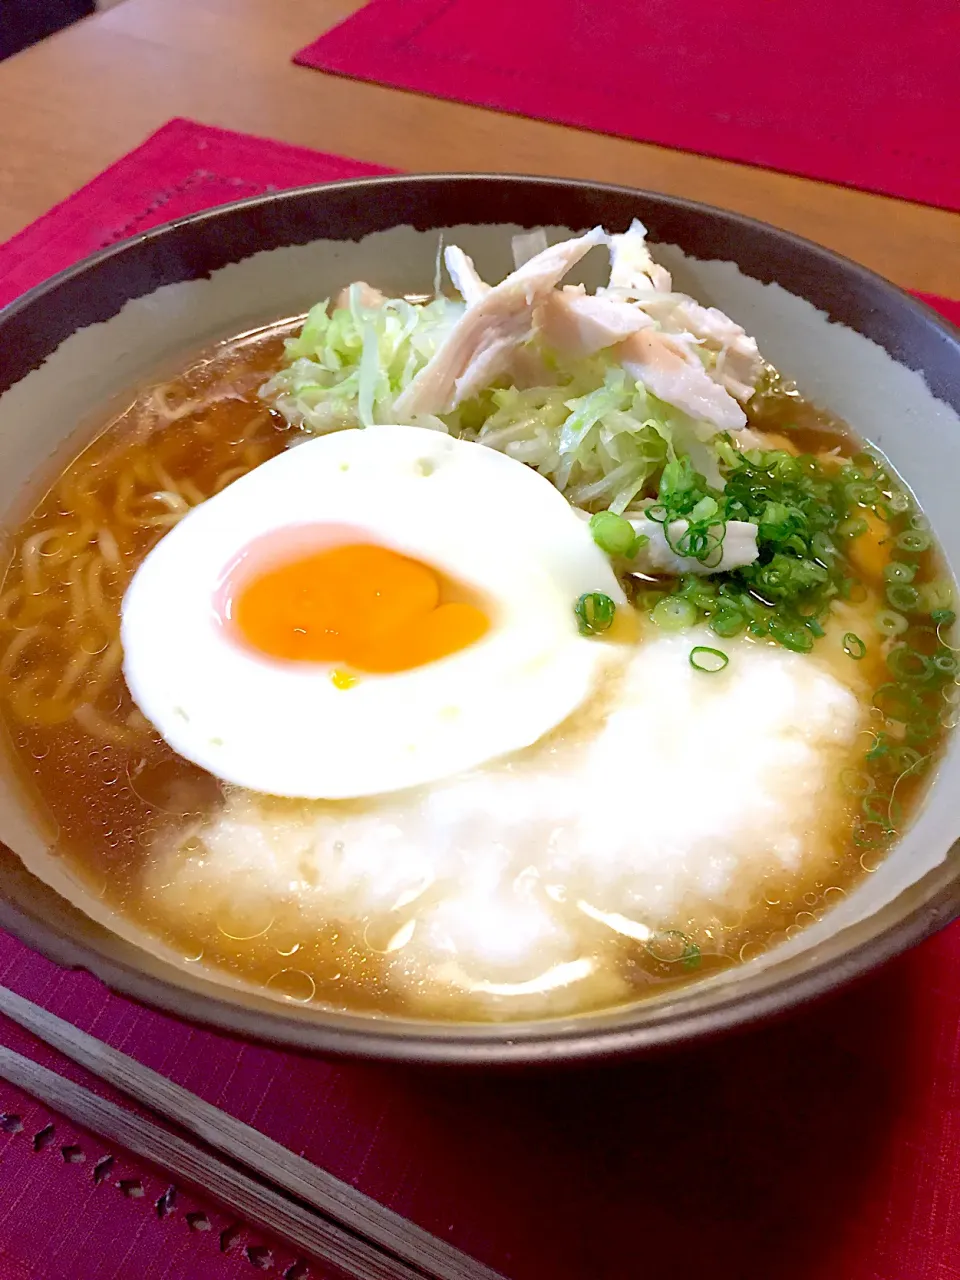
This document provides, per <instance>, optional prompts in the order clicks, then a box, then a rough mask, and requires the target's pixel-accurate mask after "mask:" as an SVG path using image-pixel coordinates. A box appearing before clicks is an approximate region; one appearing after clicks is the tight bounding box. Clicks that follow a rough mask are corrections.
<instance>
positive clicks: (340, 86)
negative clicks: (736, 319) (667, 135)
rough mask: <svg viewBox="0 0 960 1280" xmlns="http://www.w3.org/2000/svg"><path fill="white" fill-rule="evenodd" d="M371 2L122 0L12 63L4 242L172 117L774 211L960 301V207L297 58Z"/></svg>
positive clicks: (334, 146)
mask: <svg viewBox="0 0 960 1280" xmlns="http://www.w3.org/2000/svg"><path fill="white" fill-rule="evenodd" d="M360 2H361V0H123V2H122V3H120V4H118V5H117V6H116V7H115V8H113V9H110V10H108V11H107V12H105V13H102V14H99V15H97V16H95V17H93V18H90V19H88V20H86V21H84V22H81V23H79V24H77V25H76V26H73V27H70V28H68V29H67V30H66V31H63V32H61V33H60V34H59V35H56V36H54V37H52V38H51V39H50V40H47V41H45V42H44V43H43V44H40V45H37V46H35V47H34V48H32V49H28V50H26V51H25V52H23V53H21V54H19V55H17V56H16V57H14V58H11V59H9V60H8V61H6V62H4V63H0V120H2V122H3V123H2V126H0V135H2V136H0V240H2V239H5V238H6V237H8V236H10V235H12V234H13V233H14V232H15V231H17V230H19V229H20V228H21V227H23V226H25V225H26V224H27V223H29V222H31V221H32V220H33V219H34V218H36V217H37V216H38V215H39V214H41V213H43V212H44V211H45V210H46V209H48V208H49V207H50V206H51V205H52V204H54V203H56V202H57V201H58V200H62V199H63V198H64V197H65V196H66V195H68V194H69V193H70V192H71V191H74V190H76V188H77V187H79V186H81V185H82V184H83V183H85V182H87V181H88V180H89V179H90V178H92V177H93V176H94V175H95V174H96V173H98V172H99V171H100V170H101V169H103V168H104V167H105V166H106V165H108V164H110V163H111V162H112V161H114V160H116V159H117V158H118V157H119V156H121V155H122V154H123V153H124V152H126V151H129V150H130V149H131V148H133V147H135V146H137V145H138V143H140V142H142V141H143V139H144V137H145V136H146V135H147V134H148V133H150V132H152V131H153V130H154V129H156V128H157V127H158V126H160V125H161V124H163V123H164V122H165V121H166V120H168V119H170V118H171V117H172V116H189V117H192V118H193V119H196V120H200V121H202V122H203V123H205V124H213V125H221V126H224V127H226V128H232V129H240V130H245V131H247V132H251V133H260V134H264V135H267V136H269V137H273V138H280V139H283V140H285V141H287V142H293V143H299V144H301V145H304V146H310V147H315V148H317V149H319V150H323V151H332V152H336V153H339V154H341V155H346V156H352V157H354V158H356V159H360V160H369V161H374V162H377V163H380V164H384V165H390V166H393V167H395V168H398V169H407V170H414V171H416V170H419V171H421V172H422V171H425V170H437V169H455V170H500V171H509V172H515V173H537V174H555V175H563V176H571V177H578V178H594V179H599V180H602V181H609V182H619V183H625V184H627V185H630V186H637V187H646V188H649V189H651V190H654V191H665V192H669V193H671V194H676V195H683V196H690V197H693V198H695V199H698V200H704V201H707V202H709V203H712V204H717V205H721V206H724V207H725V208H729V209H738V210H740V211H742V212H744V213H747V214H751V215H753V216H755V217H758V218H763V219H765V220H767V221H769V222H773V223H776V224H777V225H779V226H782V227H788V228H790V229H791V230H793V231H797V232H799V233H800V234H801V235H805V236H808V237H810V239H812V240H817V241H819V242H820V243H821V244H825V245H829V246H830V247H831V248H833V249H837V250H839V251H840V252H841V253H845V254H847V255H848V256H850V257H852V258H856V259H858V260H859V261H860V262H863V263H865V264H866V265H867V266H869V267H872V268H873V269H874V270H876V271H879V272H880V273H881V274H883V275H885V276H887V277H889V278H890V279H892V280H895V281H896V282H897V283H898V284H901V285H903V286H905V287H907V288H911V289H921V290H925V291H927V292H929V293H939V294H942V295H945V296H947V297H953V298H960V214H954V213H947V212H945V211H943V210H941V209H933V208H928V207H926V206H923V205H914V204H908V203H906V202H904V201H900V200H893V199H889V198H887V197H885V196H875V195H868V194H866V193H865V192H861V191H854V190H849V189H847V188H845V187H834V186H830V185H827V184H826V183H819V182H811V181H809V180H807V179H804V178H793V177H789V176H787V175H785V174H778V173H773V172H770V171H769V170H765V169H753V168H749V167H747V166H745V165H738V164H731V163H728V162H726V161H721V160H710V159H706V158H704V157H702V156H695V155H689V154H686V153H683V152H679V151H670V150H668V149H666V148H663V147H655V146H647V145H644V144H641V143H636V142H627V141H624V140H622V139H618V138H607V137H602V136H600V135H598V134H591V133H586V132H582V131H580V130H577V129H569V128H566V127H563V126H560V125H552V124H543V123H540V122H537V121H533V120H524V119H521V118H519V117H514V116H507V115H501V114H499V113H496V112H492V111H486V110H481V109H479V108H475V107H465V106H459V105H456V104H452V103H445V102H439V101H435V100H433V99H431V98H424V97H418V96H416V95H415V94H411V93H402V92H399V91H397V90H392V89H383V88H379V87H377V86H375V85H367V84H361V83H359V82H354V81H350V80H344V79H340V78H338V77H335V76H327V75H323V74H321V73H320V72H318V71H313V70H310V69H308V68H305V67H295V66H293V65H292V64H291V62H290V57H291V55H292V54H293V53H294V51H295V50H297V49H298V48H300V47H302V46H303V45H305V44H308V43H309V42H310V41H311V40H312V39H314V38H315V37H316V36H318V35H320V33H321V32H323V31H325V30H326V29H327V28H328V27H331V26H333V25H334V23H336V22H337V21H339V20H340V19H341V18H343V17H345V16H346V15H347V14H348V13H350V12H352V11H353V10H354V9H356V8H358V7H359V4H360Z"/></svg>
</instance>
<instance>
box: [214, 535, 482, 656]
mask: <svg viewBox="0 0 960 1280" xmlns="http://www.w3.org/2000/svg"><path fill="white" fill-rule="evenodd" d="M441 593H442V580H441V578H440V576H439V575H438V574H437V573H436V571H435V570H433V569H431V568H429V567H428V566H427V565H425V564H421V563H420V562H419V561H417V560H410V559H408V558H407V557H406V556H402V555H400V554H399V553H398V552H396V551H390V550H388V549H387V548H386V547H378V546H374V545H372V544H369V543H351V544H349V545H346V546H337V547H332V548H328V549H326V550H323V551H318V552H312V553H310V554H308V555H305V556H303V557H301V558H300V559H297V560H291V561H287V562H286V563H285V564H281V565H279V566H274V567H273V568H271V569H269V570H267V571H265V572H262V573H260V574H259V575H257V576H255V577H253V578H250V579H248V580H247V581H246V582H244V583H242V585H241V586H240V587H239V590H238V591H237V592H236V594H235V595H234V597H233V600H232V605H231V614H232V618H233V622H234V625H235V626H236V627H237V629H238V630H239V632H240V634H241V635H242V636H243V639H244V640H245V641H246V643H247V644H248V645H250V646H251V647H252V648H254V649H258V650H259V651H260V652H261V653H264V654H266V655H267V656H269V657H271V658H280V659H285V660H287V661H294V662H338V663H345V664H348V665H350V666H352V667H355V668H356V669H358V670H360V671H371V672H389V671H409V670H410V669H411V668H412V667H422V666H424V665H425V664H426V663H428V662H435V661H436V660H437V659H438V658H444V657H446V656H447V654H451V653H456V652H457V651H458V650H460V649H465V648H466V647H467V646H468V645H471V644H473V642H474V641H475V640H479V639H480V637H481V636H482V635H484V634H485V632H486V631H487V630H488V629H489V627H490V620H489V619H488V617H487V616H486V614H485V613H484V612H483V611H482V610H481V609H479V608H477V606H476V605H473V604H467V603H465V602H463V601H443V600H442V599H441Z"/></svg>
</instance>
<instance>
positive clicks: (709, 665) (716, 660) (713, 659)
mask: <svg viewBox="0 0 960 1280" xmlns="http://www.w3.org/2000/svg"><path fill="white" fill-rule="evenodd" d="M729 661H730V659H729V658H728V657H727V655H726V654H725V653H724V652H723V650H722V649H711V648H710V647H709V646H708V645H705V644H698V645H696V646H695V647H694V648H693V649H691V650H690V665H691V667H693V669H694V671H704V672H706V673H707V674H708V675H713V674H714V673H715V672H717V671H722V670H723V668H724V667H725V666H726V665H727V663H728V662H729Z"/></svg>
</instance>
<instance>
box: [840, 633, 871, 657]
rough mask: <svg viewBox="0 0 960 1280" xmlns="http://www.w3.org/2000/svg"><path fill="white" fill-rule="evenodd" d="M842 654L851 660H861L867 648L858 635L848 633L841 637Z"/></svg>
mask: <svg viewBox="0 0 960 1280" xmlns="http://www.w3.org/2000/svg"><path fill="white" fill-rule="evenodd" d="M843 652H844V653H845V654H847V655H848V657H851V658H862V657H863V655H864V654H865V653H866V652H867V646H866V645H865V644H864V643H863V641H862V640H861V639H860V637H859V636H858V635H855V634H854V633H853V632H852V631H848V632H847V634H846V635H845V636H844V637H843Z"/></svg>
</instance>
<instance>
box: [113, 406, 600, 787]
mask: <svg viewBox="0 0 960 1280" xmlns="http://www.w3.org/2000/svg"><path fill="white" fill-rule="evenodd" d="M325 522H330V523H334V524H346V525H349V526H351V527H352V528H354V529H356V530H357V531H358V534H359V535H360V536H361V537H362V538H363V540H367V541H370V542H375V543H378V544H380V545H382V546H386V547H389V548H391V549H393V550H395V551H398V552H401V553H403V554H405V555H409V556H412V557H415V558H417V559H419V560H421V561H423V562H425V563H427V564H429V565H431V566H433V567H434V568H436V569H437V570H439V571H440V572H442V573H445V574H447V575H448V576H450V577H451V578H453V579H456V580H457V581H459V582H461V583H462V584H464V585H465V586H468V587H470V588H472V589H474V590H476V591H478V592H479V593H481V595H482V596H483V597H484V598H485V599H487V600H489V601H491V603H492V620H493V625H492V626H491V629H490V631H489V632H488V633H487V635H485V636H484V637H483V638H482V639H481V640H479V641H478V642H477V643H475V644H473V645H471V646H469V647H468V648H466V649H464V650H462V651H460V652H459V653H455V654H452V655H450V656H449V657H447V658H444V659H441V660H440V661H437V662H433V663H430V664H428V665H425V666H422V667H419V668H416V669H414V670H410V671H404V672H400V673H398V674H390V675H362V676H361V678H360V679H359V680H358V682H357V683H356V684H355V685H353V686H352V687H350V688H339V687H337V685H336V684H335V683H334V682H333V680H332V679H331V674H332V669H331V666H328V665H326V664H306V663H284V662H279V661H273V660H270V659H268V658H266V657H264V656H262V655H259V654H257V653H255V652H253V651H252V650H251V649H249V648H248V647H244V646H243V645H242V644H239V643H237V641H236V640H235V639H234V638H233V637H232V635H231V634H230V631H229V629H227V628H224V626H223V625H222V623H221V622H220V621H219V620H218V618H217V616H216V613H215V609H214V600H215V598H216V594H217V590H218V586H219V584H220V583H221V581H222V579H223V575H224V573H225V572H226V570H227V569H228V567H229V566H230V565H231V563H233V562H235V561H236V558H237V557H238V555H240V554H241V553H242V552H243V551H244V549H245V548H246V547H248V545H249V544H251V543H252V542H254V541H255V540H257V539H259V538H263V537H265V536H267V535H270V534H273V533H277V532H278V531H282V530H285V529H286V530H292V529H296V528H297V527H298V526H301V527H303V526H309V525H317V524H319V523H325ZM587 591H602V592H605V593H606V594H607V595H609V596H611V597H612V598H613V599H615V600H616V601H618V602H622V601H623V599H624V597H623V593H622V591H621V589H620V587H619V585H618V583H617V581H616V578H615V576H614V574H613V572H612V571H611V569H610V565H609V563H608V561H607V558H606V556H605V555H604V554H603V553H602V552H601V551H600V550H599V548H598V547H596V545H595V544H594V542H593V540H592V538H591V536H590V532H589V530H588V529H587V528H586V527H585V525H584V524H583V523H582V522H581V521H580V520H578V518H577V517H576V515H575V514H574V513H573V511H572V509H571V508H570V506H569V504H568V503H567V501H566V499H565V498H563V497H562V495H561V494H560V493H559V492H558V491H557V490H556V489H555V488H554V487H553V485H552V484H550V482H549V481H547V480H545V479H544V478H543V477H542V476H540V475H538V474H537V472H535V471H533V470H531V469H530V468H528V467H526V466H525V465H524V464H522V463H520V462H517V461H515V460H513V459H511V458H509V457H507V456H506V455H505V454H502V453H499V452H497V451H495V450H492V449H488V448H485V447H483V446H481V445H476V444H470V443H467V442H465V441H460V440H454V439H451V438H450V437H449V436H446V435H443V434H441V433H439V432H435V431H429V430H425V429H422V428H417V427H405V426H382V427H371V428H367V429H366V430H350V431H342V432H338V433H336V434H332V435H328V436H324V437H321V438H319V439H316V440H312V441H309V442H307V443H305V444H302V445H299V446H298V447H297V448H295V449H290V450H288V451H287V452H286V453H284V454H281V455H280V456H279V457H277V458H274V459H272V460H271V461H270V462H267V463H265V464H263V465H262V466H261V467H258V468H257V469H256V470H255V471H253V472H251V473H250V474H249V475H247V476H245V477H243V478H242V479H240V480H238V481H236V482H235V483H234V484H232V485H231V486H230V487H229V488H228V489H226V490H224V491H223V492H222V493H220V494H218V495H217V496H216V497H214V498H211V499H210V500H209V501H208V502H205V503H204V504H203V505H202V506H200V507H198V508H196V509H195V510H194V511H193V512H191V513H190V514H189V515H188V516H187V517H186V518H185V519H184V520H183V521H182V522H181V523H180V524H178V525H177V526H175V527H174V528H173V529H172V530H171V531H170V532H169V533H168V534H167V535H166V536H165V537H164V538H163V540H162V541H161V542H160V543H159V544H158V545H157V546H156V547H155V548H154V550H153V551H152V552H151V553H150V554H149V555H148V556H147V558H146V559H145V561H144V562H143V564H142V565H141V567H140V569H139V570H138V572H137V574H136V576H135V577H134V580H133V582H132V583H131V585H130V588H129V590H128V591H127V594H126V597H125V599H124V602H123V617H122V628H121V639H122V642H123V650H124V674H125V677H126V681H127V684H128V686H129V688H130V691H131V693H132V695H133V697H134V700H135V701H136V703H137V705H138V706H139V707H140V709H141V711H142V712H143V713H144V715H145V716H146V717H147V718H148V719H149V720H150V721H151V723H152V724H153V725H154V726H155V727H156V728H157V729H158V731H159V732H160V733H161V734H162V736H163V737H164V738H165V739H166V741H167V742H168V743H169V744H170V746H172V747H173V749H174V750H175V751H177V752H179V754H180V755H182V756H184V757H185V758H187V759H188V760H192V761H194V762H195V763H196V764H198V765H201V766H202V767H203V768H205V769H208V770H209V771H210V772H211V773H213V774H215V775H216V776H217V777H219V778H222V779H224V780H225V781H228V782H232V783H236V784H239V785H241V786H243V787H247V788H250V789H252V790H255V791H259V792H264V793H267V794H270V795H277V796H289V797H304V798H314V799H319V798H324V799H342V798H347V797H354V796H369V795H375V794H378V793H380V792H390V791H396V790H400V789H403V788H406V787H411V786H414V785H418V784H421V783H426V782H430V781H433V780H435V779H438V778H442V777H446V776H449V775H451V774H455V773H458V772H460V771H462V770H465V769H469V768H473V767H475V766H476V765H479V764H481V763H483V762H484V761H487V760H491V759H493V758H496V757H499V756H502V755H505V754H506V753H508V752H512V751H516V750H518V749H520V748H523V747H527V746H529V745H530V744H532V743H534V742H536V741H537V740H538V739H540V738H541V737H542V736H543V735H544V734H545V733H547V732H548V731H549V730H550V729H551V728H553V727H554V726H555V725H557V724H559V723H560V722H561V721H563V720H564V719H566V717H567V716H569V715H570V714H571V712H573V711H574V710H575V709H576V708H577V707H578V706H579V705H580V704H581V703H582V702H583V701H584V699H585V698H586V697H587V696H588V695H589V694H590V692H591V690H592V689H593V688H594V687H595V686H596V683H597V681H598V679H599V677H600V674H601V672H602V670H603V668H604V666H605V665H606V664H607V663H608V662H609V661H610V654H611V650H612V648H613V646H609V645H604V644H601V643H597V642H596V641H595V640H590V639H586V638H584V637H582V636H580V635H579V634H578V631H577V625H576V619H575V615H574V612H573V605H574V602H575V601H576V599H577V597H578V596H580V595H581V594H582V593H584V592H587Z"/></svg>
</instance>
